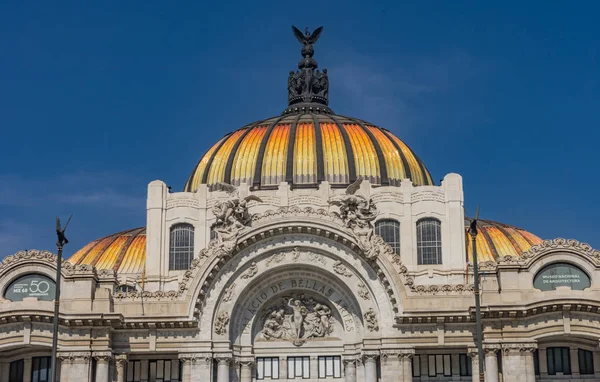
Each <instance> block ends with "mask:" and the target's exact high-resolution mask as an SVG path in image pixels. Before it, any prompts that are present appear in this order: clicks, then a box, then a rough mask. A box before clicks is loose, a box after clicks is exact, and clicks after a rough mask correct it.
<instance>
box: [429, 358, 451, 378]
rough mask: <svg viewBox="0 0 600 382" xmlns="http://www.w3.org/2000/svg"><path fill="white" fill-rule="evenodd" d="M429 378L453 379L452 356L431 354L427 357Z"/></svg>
mask: <svg viewBox="0 0 600 382" xmlns="http://www.w3.org/2000/svg"><path fill="white" fill-rule="evenodd" d="M427 364H428V365H427V366H428V367H427V369H428V374H427V375H428V376H430V377H437V376H440V377H442V376H443V377H451V376H452V361H451V357H450V354H429V355H428V356H427Z"/></svg>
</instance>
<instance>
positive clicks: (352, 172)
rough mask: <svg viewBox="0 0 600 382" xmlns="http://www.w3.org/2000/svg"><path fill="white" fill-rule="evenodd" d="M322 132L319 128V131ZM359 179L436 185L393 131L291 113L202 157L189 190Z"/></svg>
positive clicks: (228, 138) (245, 131) (220, 144)
mask: <svg viewBox="0 0 600 382" xmlns="http://www.w3.org/2000/svg"><path fill="white" fill-rule="evenodd" d="M315 127H316V128H315ZM357 178H363V179H369V180H370V181H371V183H373V184H377V185H392V186H398V185H400V182H401V181H402V179H411V180H412V182H413V184H414V185H416V186H421V185H433V180H432V178H431V175H430V174H429V171H428V170H427V168H426V167H425V164H424V163H423V162H422V161H421V160H420V159H419V158H418V157H417V156H416V154H415V153H414V152H413V151H412V150H411V149H410V148H409V147H408V146H407V145H406V144H405V143H404V142H402V141H401V140H400V139H398V138H397V137H396V136H395V135H393V134H392V133H391V132H389V131H388V130H385V129H382V128H380V127H377V126H374V125H373V124H370V123H368V122H364V121H362V120H359V119H356V118H349V117H344V116H340V115H333V114H311V113H303V114H288V115H284V116H280V117H274V118H270V119H266V120H264V121H259V122H255V123H253V124H250V125H247V126H245V127H243V128H241V129H239V130H237V131H234V132H232V133H230V134H228V135H226V136H225V137H224V138H222V139H221V140H220V141H219V142H217V143H216V144H215V145H213V146H212V147H211V148H210V149H209V150H208V151H207V152H206V154H204V156H202V158H201V159H200V161H199V162H198V164H197V165H196V167H195V168H194V170H193V171H192V173H191V175H190V177H189V178H188V181H187V183H186V185H185V191H188V192H195V191H196V190H197V189H198V186H199V185H200V184H208V185H209V186H211V185H215V184H217V183H219V182H224V183H228V184H233V185H239V184H240V183H242V182H245V183H247V184H250V185H252V186H255V187H264V186H267V187H269V186H271V187H276V186H278V185H279V183H281V182H288V183H290V184H291V185H293V186H299V187H312V186H314V187H316V186H317V185H318V184H319V183H320V182H322V181H328V182H330V183H332V184H333V185H339V186H344V185H348V184H351V183H353V182H354V181H355V180H356V179H357Z"/></svg>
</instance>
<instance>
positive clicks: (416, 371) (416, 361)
mask: <svg viewBox="0 0 600 382" xmlns="http://www.w3.org/2000/svg"><path fill="white" fill-rule="evenodd" d="M412 375H413V377H420V376H421V356H420V355H418V354H415V355H414V356H413V360H412Z"/></svg>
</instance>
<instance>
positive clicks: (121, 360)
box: [115, 354, 127, 382]
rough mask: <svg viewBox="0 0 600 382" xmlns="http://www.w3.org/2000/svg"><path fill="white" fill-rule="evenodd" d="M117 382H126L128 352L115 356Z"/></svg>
mask: <svg viewBox="0 0 600 382" xmlns="http://www.w3.org/2000/svg"><path fill="white" fill-rule="evenodd" d="M115 364H116V365H115V366H116V374H117V378H116V382H125V365H127V354H119V355H117V356H116V357H115Z"/></svg>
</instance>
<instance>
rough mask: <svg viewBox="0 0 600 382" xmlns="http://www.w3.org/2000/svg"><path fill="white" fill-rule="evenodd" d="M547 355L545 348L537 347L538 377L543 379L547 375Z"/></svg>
mask: <svg viewBox="0 0 600 382" xmlns="http://www.w3.org/2000/svg"><path fill="white" fill-rule="evenodd" d="M547 357H548V355H547V353H546V348H539V349H538V359H539V360H540V378H542V379H544V378H547V377H548V358H547Z"/></svg>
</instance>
